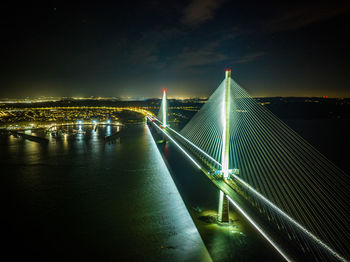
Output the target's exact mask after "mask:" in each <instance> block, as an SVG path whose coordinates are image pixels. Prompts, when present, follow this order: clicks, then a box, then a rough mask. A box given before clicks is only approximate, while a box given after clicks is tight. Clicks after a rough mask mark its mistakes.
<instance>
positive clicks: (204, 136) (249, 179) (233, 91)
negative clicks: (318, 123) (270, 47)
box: [147, 70, 350, 261]
mask: <svg viewBox="0 0 350 262" xmlns="http://www.w3.org/2000/svg"><path fill="white" fill-rule="evenodd" d="M147 118H148V122H149V123H152V124H151V126H153V127H154V128H155V129H157V130H158V131H159V132H161V133H162V135H163V136H164V137H165V138H166V139H167V140H169V141H171V142H172V143H174V144H175V145H176V146H177V147H178V148H179V149H180V150H181V152H182V153H183V154H184V155H185V156H186V157H187V158H188V159H190V160H191V161H192V162H193V164H194V166H196V167H197V168H199V169H201V170H202V171H203V172H204V174H205V175H206V176H207V177H208V178H209V179H210V181H211V182H213V183H214V184H215V185H216V186H217V187H218V188H219V192H220V197H219V207H218V221H219V222H220V223H227V222H229V212H228V210H229V203H231V204H232V205H233V207H234V208H235V209H236V210H237V211H239V212H240V213H241V214H242V215H243V216H244V217H245V218H246V219H247V220H248V221H249V222H250V223H251V224H252V225H253V226H254V227H255V228H256V229H257V230H258V231H259V233H261V234H262V235H263V236H264V237H265V239H266V240H267V241H268V242H269V243H270V244H271V245H273V246H274V248H275V249H276V250H277V251H278V252H279V253H280V254H281V256H282V257H283V258H284V259H286V260H288V261H292V260H296V261H301V260H302V261H304V260H310V261H346V260H348V259H349V258H350V228H349V225H350V221H349V220H350V219H349V215H350V214H349V213H350V204H349V203H350V197H349V194H348V192H349V186H350V178H349V176H347V174H345V173H344V172H343V171H342V170H340V169H339V168H338V167H336V166H335V165H334V164H333V163H332V162H330V161H329V160H328V159H327V158H326V157H325V156H323V155H322V154H321V153H320V152H318V151H317V150H316V149H315V148H313V147H312V146H311V145H310V144H309V143H308V142H307V141H305V140H304V139H303V138H302V137H300V136H299V135H298V134H297V133H295V132H294V131H293V130H292V129H291V128H289V127H288V126H287V125H286V124H284V123H283V122H282V121H281V120H280V119H278V118H277V117H276V116H275V115H274V114H272V113H271V112H270V111H269V110H267V109H266V108H265V107H263V106H261V105H260V104H258V103H257V102H256V101H255V100H254V99H253V98H252V97H251V96H250V95H249V94H248V93H247V92H246V91H245V90H244V89H243V88H242V87H240V86H239V85H238V84H237V83H236V82H235V81H234V80H233V79H232V78H231V71H230V70H227V71H226V76H225V79H224V80H223V81H222V83H221V84H220V85H219V87H218V88H217V89H216V90H215V92H214V93H213V94H212V96H211V97H210V98H209V100H208V101H207V103H206V104H205V105H204V106H203V107H202V108H201V110H200V111H199V112H198V113H197V114H196V115H195V116H194V117H193V118H192V119H191V120H190V121H189V122H188V123H187V125H186V126H185V127H184V128H183V129H182V130H181V131H180V132H177V131H175V130H174V129H172V128H171V127H170V126H169V122H168V120H167V118H168V107H167V98H166V90H163V98H162V103H161V106H160V110H159V114H158V116H157V117H154V116H151V115H148V116H147ZM315 132H317V130H315Z"/></svg>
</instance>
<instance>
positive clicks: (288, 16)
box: [264, 1, 350, 33]
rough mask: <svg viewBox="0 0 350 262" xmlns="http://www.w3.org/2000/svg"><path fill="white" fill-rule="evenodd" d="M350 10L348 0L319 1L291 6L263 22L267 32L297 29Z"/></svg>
mask: <svg viewBox="0 0 350 262" xmlns="http://www.w3.org/2000/svg"><path fill="white" fill-rule="evenodd" d="M348 12H350V2H349V1H344V2H339V1H334V2H325V1H323V2H319V3H313V4H310V5H304V6H302V7H296V8H292V9H290V10H289V11H287V12H285V13H284V14H282V15H281V16H279V17H276V18H274V19H271V20H269V21H267V22H266V23H265V26H264V27H265V31H266V32H269V33H275V32H282V31H290V30H297V29H299V28H301V27H304V26H307V25H310V24H314V23H318V22H322V21H324V20H327V19H330V18H333V17H336V16H339V15H342V14H345V13H348Z"/></svg>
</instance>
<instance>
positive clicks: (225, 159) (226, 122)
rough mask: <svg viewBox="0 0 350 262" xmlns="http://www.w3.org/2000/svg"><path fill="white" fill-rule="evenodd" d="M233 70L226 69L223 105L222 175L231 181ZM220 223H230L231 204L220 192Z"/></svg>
mask: <svg viewBox="0 0 350 262" xmlns="http://www.w3.org/2000/svg"><path fill="white" fill-rule="evenodd" d="M230 86H231V70H230V69H226V72H225V95H224V98H223V103H222V111H221V112H222V117H221V119H222V125H223V133H222V157H221V159H222V160H221V161H222V162H221V164H222V173H223V177H224V179H229V176H230V174H229V160H230V159H229V156H230V155H229V152H230V106H231V105H230V102H231V97H230V95H231V90H230ZM218 221H219V222H220V223H228V222H229V202H228V199H227V197H226V196H225V193H224V192H222V191H221V190H220V199H219V208H218Z"/></svg>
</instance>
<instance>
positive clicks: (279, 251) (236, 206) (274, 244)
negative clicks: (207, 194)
mask: <svg viewBox="0 0 350 262" xmlns="http://www.w3.org/2000/svg"><path fill="white" fill-rule="evenodd" d="M226 197H227V199H228V200H229V201H230V202H231V203H232V204H233V205H234V206H235V208H237V209H238V211H239V212H240V213H241V214H242V215H243V216H244V217H245V218H246V219H247V220H248V221H249V222H250V223H251V224H252V225H253V226H254V227H255V228H256V229H257V230H258V231H259V232H260V234H261V235H263V237H264V238H265V239H266V240H267V241H268V242H269V243H270V244H271V245H272V246H273V247H274V248H275V249H276V250H277V251H278V253H280V254H281V255H282V257H283V258H284V259H285V260H287V261H292V260H291V259H290V258H289V257H288V256H287V255H286V254H284V252H283V251H282V250H281V249H280V248H279V247H278V246H277V245H276V243H275V242H273V241H272V239H270V237H269V236H268V235H267V234H266V233H265V232H264V231H263V230H262V229H261V228H260V227H259V226H258V225H257V224H256V223H255V222H254V220H253V219H251V218H250V217H249V216H248V214H247V213H246V212H244V210H243V209H242V208H241V207H240V206H239V205H238V204H237V203H236V202H235V201H233V199H232V198H231V197H229V196H228V195H226Z"/></svg>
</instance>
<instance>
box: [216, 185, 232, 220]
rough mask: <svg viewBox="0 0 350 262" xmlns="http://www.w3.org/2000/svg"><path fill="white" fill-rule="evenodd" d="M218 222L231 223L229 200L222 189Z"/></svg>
mask: <svg viewBox="0 0 350 262" xmlns="http://www.w3.org/2000/svg"><path fill="white" fill-rule="evenodd" d="M218 222H219V223H229V222H230V220H229V202H228V199H227V197H226V195H225V193H224V192H222V191H221V190H220V198H219V209H218Z"/></svg>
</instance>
